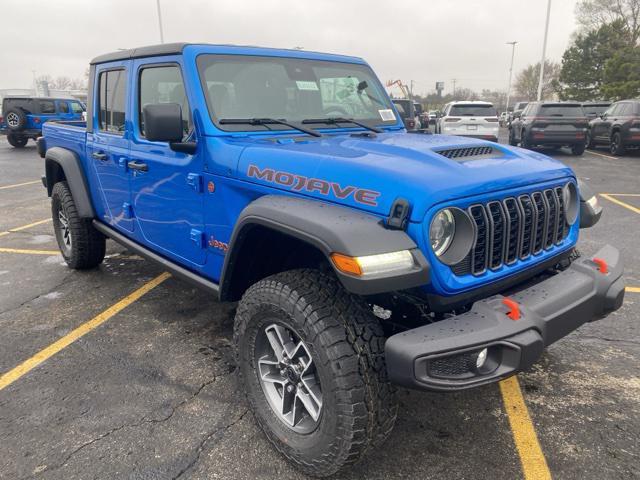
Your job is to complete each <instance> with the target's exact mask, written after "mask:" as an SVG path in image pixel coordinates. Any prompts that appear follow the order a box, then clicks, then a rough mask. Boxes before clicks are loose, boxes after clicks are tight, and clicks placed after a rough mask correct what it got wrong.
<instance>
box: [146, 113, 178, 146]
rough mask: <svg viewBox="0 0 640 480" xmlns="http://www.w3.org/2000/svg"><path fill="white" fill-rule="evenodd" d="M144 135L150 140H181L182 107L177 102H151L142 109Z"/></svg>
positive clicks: (170, 141) (171, 141)
mask: <svg viewBox="0 0 640 480" xmlns="http://www.w3.org/2000/svg"><path fill="white" fill-rule="evenodd" d="M142 118H143V119H144V136H145V137H146V139H147V140H149V141H151V142H169V143H173V142H180V141H182V135H183V133H182V108H181V107H180V105H178V104H177V103H152V104H150V105H145V106H144V108H143V109H142Z"/></svg>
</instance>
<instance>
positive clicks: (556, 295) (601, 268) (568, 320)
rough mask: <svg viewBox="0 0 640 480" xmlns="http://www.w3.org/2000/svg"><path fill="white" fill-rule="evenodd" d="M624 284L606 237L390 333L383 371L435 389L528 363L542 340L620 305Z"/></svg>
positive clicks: (479, 381) (458, 386)
mask: <svg viewBox="0 0 640 480" xmlns="http://www.w3.org/2000/svg"><path fill="white" fill-rule="evenodd" d="M594 259H596V261H594ZM624 288H625V287H624V281H623V279H622V263H621V261H620V254H619V252H618V250H616V249H615V248H614V247H611V246H609V245H607V246H605V247H603V248H602V249H601V250H600V251H599V252H598V253H596V254H595V256H594V257H593V259H587V258H580V259H578V260H576V261H574V262H573V263H572V264H571V265H570V266H569V267H568V268H567V269H566V270H564V271H562V272H560V273H557V274H555V275H552V276H549V277H547V278H546V279H544V280H541V281H537V283H536V282H530V283H529V284H527V285H524V286H520V287H517V288H515V289H513V290H512V291H507V292H505V295H504V296H503V295H495V296H492V297H490V298H487V299H485V300H481V301H478V302H476V303H474V305H473V307H472V308H471V309H470V310H469V311H467V312H465V313H463V314H460V315H456V316H452V317H449V318H447V319H445V320H441V321H438V322H435V323H431V324H428V325H424V326H422V327H418V328H415V329H412V330H408V331H406V332H402V333H399V334H396V335H393V336H392V337H390V338H389V339H388V340H387V342H386V345H385V351H386V361H387V370H388V374H389V379H390V381H391V382H392V383H395V384H398V385H401V386H404V387H407V388H416V389H420V390H435V391H453V390H462V389H466V388H471V387H476V386H479V385H484V384H487V383H492V382H496V381H498V380H500V379H502V378H506V377H508V376H511V375H513V374H514V373H517V372H519V371H521V370H524V369H526V368H528V367H530V366H531V365H532V364H533V363H535V362H536V361H537V360H538V358H539V357H540V355H541V354H542V351H543V349H544V348H545V347H546V346H547V345H550V344H552V343H553V342H555V341H556V340H559V339H560V338H562V337H564V336H565V335H567V334H568V333H570V332H572V331H573V330H575V329H576V328H578V327H579V326H580V325H582V324H583V323H586V322H590V321H594V320H598V319H600V318H604V317H605V316H606V315H607V314H609V313H611V312H613V311H615V310H617V309H618V308H620V307H621V306H622V302H623V299H624ZM505 300H506V302H505ZM511 302H515V304H513V303H511ZM516 317H517V318H516ZM485 348H486V349H487V359H486V361H485V362H484V364H483V365H482V366H480V367H477V365H476V360H477V357H478V353H479V352H480V351H482V350H483V349H485Z"/></svg>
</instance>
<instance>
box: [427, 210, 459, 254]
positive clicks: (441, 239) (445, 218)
mask: <svg viewBox="0 0 640 480" xmlns="http://www.w3.org/2000/svg"><path fill="white" fill-rule="evenodd" d="M455 233H456V221H455V220H454V218H453V213H452V212H451V210H449V209H448V208H445V209H444V210H440V211H439V212H438V213H437V214H436V216H435V217H433V220H431V227H430V228H429V240H430V241H431V248H432V249H433V252H434V253H435V254H436V256H438V257H439V256H440V255H442V254H443V253H444V252H446V251H447V249H448V248H449V246H450V245H451V242H452V241H453V236H454V235H455Z"/></svg>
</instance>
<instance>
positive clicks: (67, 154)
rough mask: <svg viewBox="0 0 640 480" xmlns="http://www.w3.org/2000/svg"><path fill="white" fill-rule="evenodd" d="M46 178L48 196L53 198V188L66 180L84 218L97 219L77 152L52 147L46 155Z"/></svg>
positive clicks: (79, 212)
mask: <svg viewBox="0 0 640 480" xmlns="http://www.w3.org/2000/svg"><path fill="white" fill-rule="evenodd" d="M45 176H46V187H47V194H48V195H49V196H51V192H52V190H53V186H54V185H55V184H56V183H57V182H60V181H63V180H65V181H66V182H67V184H68V185H69V188H70V189H71V195H72V196H73V201H74V202H75V204H76V208H77V209H78V214H79V215H80V217H82V218H95V216H96V214H95V210H94V208H93V204H92V203H91V196H90V195H89V187H88V185H87V180H86V178H85V175H84V171H83V169H82V164H81V162H80V158H79V157H78V155H77V154H76V153H75V152H72V151H71V150H67V149H66V148H62V147H52V148H50V149H48V150H47V152H46V154H45Z"/></svg>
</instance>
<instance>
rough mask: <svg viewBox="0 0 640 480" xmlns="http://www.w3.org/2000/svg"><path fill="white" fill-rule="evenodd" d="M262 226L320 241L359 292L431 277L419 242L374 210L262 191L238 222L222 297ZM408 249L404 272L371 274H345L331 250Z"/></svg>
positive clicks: (315, 242) (412, 283)
mask: <svg viewBox="0 0 640 480" xmlns="http://www.w3.org/2000/svg"><path fill="white" fill-rule="evenodd" d="M255 226H264V227H267V228H271V229H274V230H276V231H279V232H281V233H284V234H287V235H290V236H292V237H295V238H297V239H299V240H301V241H303V242H306V243H308V244H310V245H312V246H314V247H316V248H317V249H318V250H319V251H320V252H322V253H323V254H324V255H325V256H326V257H327V259H328V261H329V264H330V265H331V266H332V267H333V269H334V271H335V273H336V275H337V276H338V278H339V279H340V281H341V282H342V284H343V286H344V287H345V288H346V289H347V290H348V291H350V292H352V293H355V294H359V295H370V294H377V293H384V292H392V291H397V290H404V289H408V288H413V287H417V286H420V285H424V284H427V283H429V279H430V266H429V264H428V262H427V260H426V258H425V257H424V255H423V254H422V252H421V251H420V249H419V248H418V247H417V245H416V243H415V242H414V241H413V240H412V239H411V238H410V237H409V235H408V234H407V233H406V232H405V231H403V230H391V229H387V228H385V226H384V222H383V221H382V220H381V219H380V218H379V217H376V216H374V215H371V214H368V213H365V212H361V211H359V210H355V209H352V208H348V207H343V206H339V205H334V204H331V203H326V202H322V201H317V200H311V199H306V198H299V197H290V196H284V195H264V196H262V197H259V198H258V199H256V200H254V201H253V202H251V203H250V204H249V205H247V206H246V207H245V208H244V209H243V210H242V212H241V213H240V215H239V217H238V220H237V222H236V224H235V227H234V230H233V233H232V235H231V239H230V241H229V249H228V252H227V255H226V256H225V260H224V265H223V267H222V274H221V278H220V287H221V288H220V298H221V299H222V300H225V299H227V298H229V297H230V290H231V278H232V276H233V269H234V264H235V263H236V259H237V258H238V256H239V255H240V254H241V252H242V245H243V242H244V240H245V238H246V236H247V233H248V232H249V231H250V230H251V229H252V228H253V227H255ZM399 250H410V251H411V253H412V254H413V257H414V260H415V267H414V268H413V269H412V270H410V271H408V272H403V273H402V274H391V275H389V274H381V275H375V276H372V277H370V278H362V277H356V276H353V275H349V274H345V273H343V272H340V271H339V270H337V269H336V268H335V266H334V265H333V263H332V262H331V260H330V258H329V256H330V255H331V253H334V252H337V253H342V254H344V255H349V256H352V257H356V256H365V255H375V254H380V253H388V252H394V251H399Z"/></svg>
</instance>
